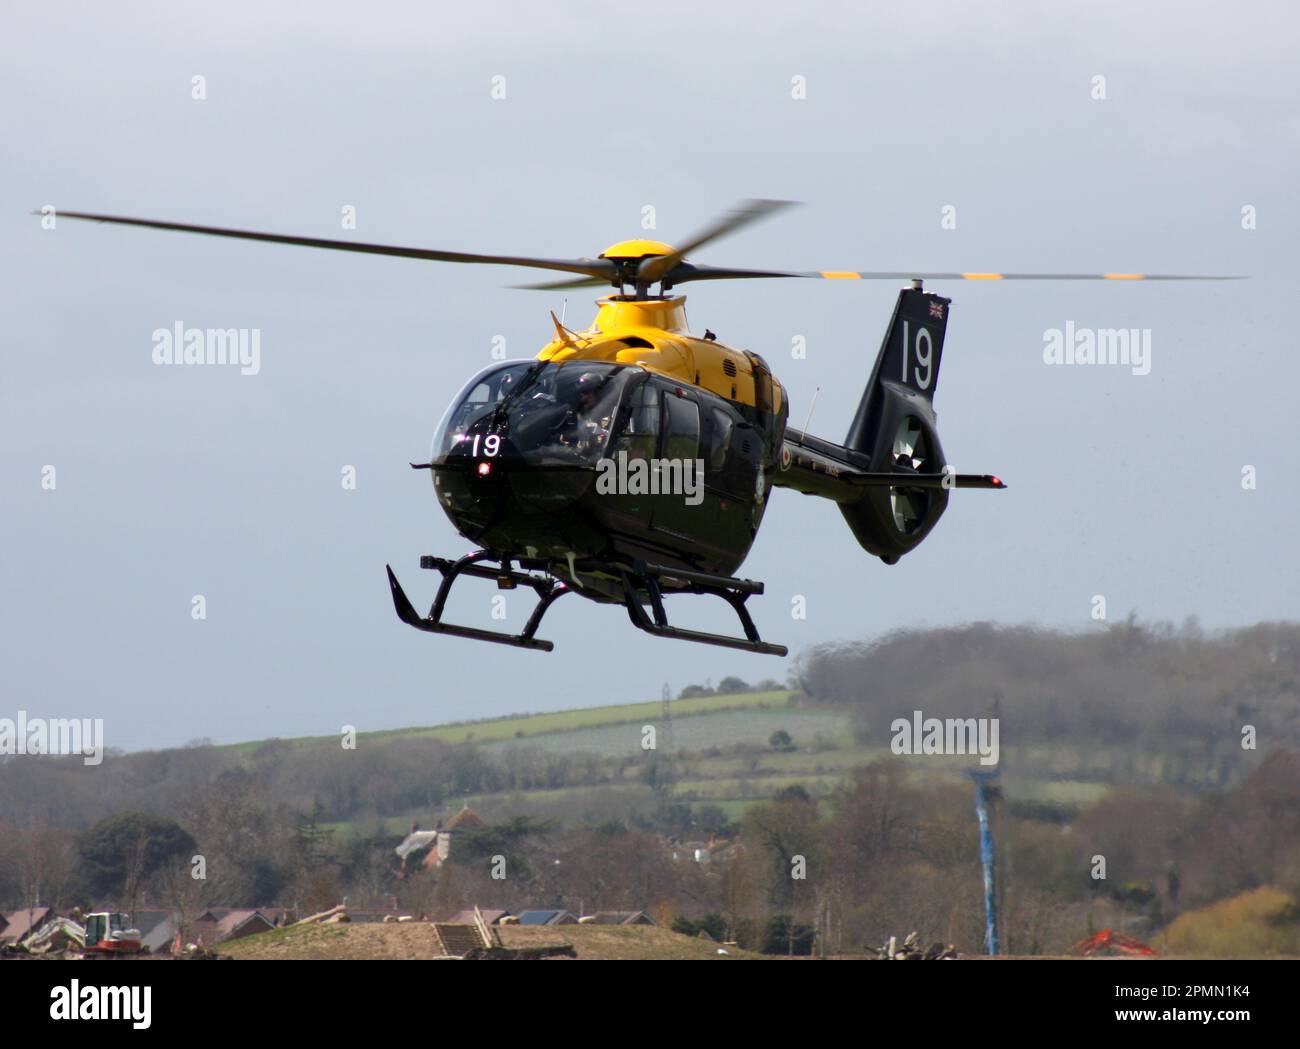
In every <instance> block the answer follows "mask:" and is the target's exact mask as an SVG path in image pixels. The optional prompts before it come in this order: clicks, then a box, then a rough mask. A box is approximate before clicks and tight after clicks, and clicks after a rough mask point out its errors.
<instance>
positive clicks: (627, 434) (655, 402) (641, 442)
mask: <svg viewBox="0 0 1300 1049" xmlns="http://www.w3.org/2000/svg"><path fill="white" fill-rule="evenodd" d="M627 408H628V410H627V423H626V425H625V426H624V427H623V428H622V430H621V432H620V433H619V435H618V442H617V450H618V451H622V452H626V453H627V457H628V458H629V459H653V458H654V457H655V450H656V449H657V448H658V446H659V387H658V386H656V385H655V384H654V383H653V382H650V381H649V380H646V381H645V382H643V383H641V385H640V386H638V387H637V388H636V389H635V390H634V391H632V396H631V398H630V400H629V402H628V406H627Z"/></svg>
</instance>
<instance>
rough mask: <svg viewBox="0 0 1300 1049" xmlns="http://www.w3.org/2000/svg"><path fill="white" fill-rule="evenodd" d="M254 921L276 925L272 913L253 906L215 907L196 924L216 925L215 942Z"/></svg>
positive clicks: (201, 916) (200, 917)
mask: <svg viewBox="0 0 1300 1049" xmlns="http://www.w3.org/2000/svg"><path fill="white" fill-rule="evenodd" d="M252 921H261V922H263V923H264V924H265V925H267V926H268V927H271V926H274V925H275V920H274V918H273V917H272V916H271V915H269V914H267V913H265V912H264V911H260V910H257V909H256V908H253V907H237V908H229V907H213V908H212V909H210V910H206V911H204V912H203V913H202V914H201V915H199V918H198V920H197V921H196V923H195V924H204V925H212V926H215V928H214V929H213V939H214V942H215V941H216V940H224V939H225V938H226V937H228V936H231V935H233V934H234V933H236V932H238V931H239V930H240V929H242V928H243V927H244V926H245V925H247V924H248V923H249V922H252ZM142 931H143V930H142Z"/></svg>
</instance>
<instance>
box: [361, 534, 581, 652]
mask: <svg viewBox="0 0 1300 1049" xmlns="http://www.w3.org/2000/svg"><path fill="white" fill-rule="evenodd" d="M483 561H497V562H499V567H497V568H491V567H489V566H488V565H485V564H482V563H481V562H483ZM385 567H386V568H388V586H389V588H390V589H391V590H392V592H393V607H394V608H396V609H397V618H398V619H400V620H401V621H402V622H403V623H406V624H408V625H410V626H413V627H415V629H416V630H427V631H428V632H429V633H431V634H451V635H453V636H455V637H467V638H471V639H473V640H474V641H494V642H496V643H497V644H499V645H513V646H514V647H515V648H534V649H537V650H539V651H541V652H550V651H553V650H554V648H555V643H554V642H552V641H544V640H542V639H541V638H539V637H534V636H533V635H534V634H536V633H537V628H538V626H540V625H541V622H542V616H544V615H546V610H547V609H548V608H550V607H551V605H553V604H554V603H555V602H556V601H558V600H559V599H560V598H562V597H563V596H564V595H565V594H567V593H569V588H568V586H567V585H566V584H564V583H560V582H557V581H556V580H554V579H551V578H550V577H549V576H540V575H533V574H532V573H530V572H519V571H516V570H515V569H514V568H512V567H511V566H510V559H509V558H506V559H504V560H502V559H501V558H499V557H497V556H495V555H494V554H492V553H491V552H490V551H487V550H479V551H478V552H476V553H473V554H466V555H465V556H464V557H462V558H461V559H460V560H459V561H449V560H447V559H446V558H444V557H422V558H420V567H421V568H436V569H437V570H438V571H439V572H441V573H442V583H441V585H440V586H439V587H438V596H437V597H435V598H434V599H433V607H432V608H430V609H429V614H428V616H426V617H424V618H423V619H422V618H420V615H419V613H418V612H416V610H415V607H414V606H413V605H412V604H411V601H410V599H409V598H408V597H407V596H406V592H405V591H404V590H403V589H402V584H401V583H399V582H398V581H397V576H395V575H393V570H392V568H391V567H388V566H387V565H386V566H385ZM462 575H470V576H476V577H477V578H479V579H495V580H496V581H497V585H498V586H499V587H502V588H503V589H506V590H512V589H514V588H515V587H517V586H519V585H520V584H521V583H522V584H523V585H525V586H531V587H532V588H533V589H534V590H535V591H536V592H537V607H536V608H534V609H533V614H532V615H531V616H529V617H528V622H527V623H525V624H524V629H523V631H522V632H520V633H518V634H507V633H504V632H503V631H500V630H483V629H480V628H479V627H472V626H458V625H457V624H455V623H444V622H443V621H442V612H443V609H444V608H446V606H447V595H448V594H450V593H451V588H452V584H453V583H455V582H456V580H457V579H458V578H459V577H460V576H462Z"/></svg>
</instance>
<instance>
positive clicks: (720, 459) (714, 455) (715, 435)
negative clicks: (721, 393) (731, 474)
mask: <svg viewBox="0 0 1300 1049" xmlns="http://www.w3.org/2000/svg"><path fill="white" fill-rule="evenodd" d="M733 425H734V422H733V421H732V418H731V416H730V415H728V414H727V413H726V412H724V411H723V410H722V409H721V408H714V409H713V427H712V433H711V434H710V436H709V468H710V469H711V470H713V471H715V472H717V471H720V470H721V469H722V468H723V467H724V466H725V465H726V464H727V448H728V447H729V446H730V444H731V428H732V426H733Z"/></svg>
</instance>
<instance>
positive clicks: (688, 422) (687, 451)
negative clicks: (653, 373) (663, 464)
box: [664, 393, 700, 462]
mask: <svg viewBox="0 0 1300 1049" xmlns="http://www.w3.org/2000/svg"><path fill="white" fill-rule="evenodd" d="M664 401H665V403H666V404H667V405H668V437H667V440H665V441H664V456H665V457H666V458H668V459H677V460H680V461H685V460H688V459H689V460H691V461H692V462H693V461H694V460H695V459H696V457H697V456H698V455H699V454H700V408H699V405H697V404H696V403H695V402H694V401H693V400H691V399H690V398H689V397H681V396H677V395H676V394H673V393H669V394H666V395H665V397H664Z"/></svg>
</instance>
